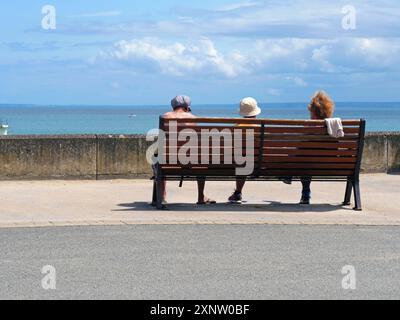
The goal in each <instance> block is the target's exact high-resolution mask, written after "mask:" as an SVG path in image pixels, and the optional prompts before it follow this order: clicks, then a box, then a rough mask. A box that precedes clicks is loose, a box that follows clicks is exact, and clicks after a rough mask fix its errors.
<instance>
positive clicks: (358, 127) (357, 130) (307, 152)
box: [160, 117, 365, 177]
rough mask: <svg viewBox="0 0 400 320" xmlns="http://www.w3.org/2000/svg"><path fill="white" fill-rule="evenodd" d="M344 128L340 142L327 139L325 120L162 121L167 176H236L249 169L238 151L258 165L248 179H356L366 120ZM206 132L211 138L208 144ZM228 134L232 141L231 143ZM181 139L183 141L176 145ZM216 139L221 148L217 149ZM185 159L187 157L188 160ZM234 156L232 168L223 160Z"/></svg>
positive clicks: (164, 166) (205, 119) (163, 166)
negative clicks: (287, 177) (266, 177)
mask: <svg viewBox="0 0 400 320" xmlns="http://www.w3.org/2000/svg"><path fill="white" fill-rule="evenodd" d="M342 124H343V127H344V132H345V136H344V137H343V138H339V139H335V138H332V137H330V136H329V135H328V133H327V128H326V125H325V121H323V120H273V119H243V118H239V119H236V118H193V119H165V118H163V117H160V129H162V130H163V132H164V133H165V137H164V139H163V138H162V136H160V139H161V140H162V144H163V145H164V147H163V150H164V157H163V159H164V163H162V164H161V168H162V170H163V171H164V174H167V175H176V176H185V175H196V176H202V175H204V176H220V177H226V176H234V175H236V173H237V171H236V169H237V168H238V167H243V166H244V165H243V164H238V163H237V162H236V161H235V156H234V154H235V152H236V153H237V152H238V151H239V153H241V155H242V156H251V159H252V161H253V167H254V169H253V170H252V172H251V173H250V174H246V175H247V176H254V177H263V176H271V177H275V176H308V175H309V176H314V177H315V176H317V177H337V176H341V177H343V176H346V177H348V176H354V175H357V174H358V173H359V169H360V163H361V156H362V149H363V141H364V134H365V120H362V119H360V120H342ZM247 130H250V131H249V132H250V133H251V134H250V136H251V135H252V136H253V138H252V139H249V138H248V137H249V135H246V131H247ZM207 132H211V133H209V134H208V135H207V136H206V138H207V139H205V140H204V133H207ZM235 132H236V134H235ZM222 133H223V134H222ZM229 135H230V136H231V138H232V139H231V140H232V141H231V142H230V143H226V140H225V138H227V137H228V136H229ZM222 136H223V137H224V138H222ZM177 137H180V138H181V139H180V140H178V141H176V138H177ZM212 137H214V138H215V139H216V141H217V140H218V141H219V142H220V145H213V144H212ZM208 138H210V140H208ZM174 139H175V141H176V142H175V143H176V148H175V143H174V142H173V141H174ZM202 139H203V140H202ZM204 141H209V146H208V145H205V144H204ZM250 144H252V146H253V148H250V147H249V145H250ZM249 152H251V154H249ZM185 154H186V155H187V156H188V157H187V158H185V157H183V158H185V159H183V158H182V155H185ZM229 154H230V155H232V157H233V159H232V160H233V162H232V163H231V162H229V161H228V162H226V161H224V160H227V159H228V160H229ZM189 156H190V157H189ZM189 158H190V159H189ZM182 159H183V160H182ZM207 159H208V161H207ZM216 159H219V160H220V161H219V162H217V163H216ZM238 159H239V158H238Z"/></svg>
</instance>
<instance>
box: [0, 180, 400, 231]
mask: <svg viewBox="0 0 400 320" xmlns="http://www.w3.org/2000/svg"><path fill="white" fill-rule="evenodd" d="M233 187H234V184H233V183H232V182H209V183H207V185H206V191H207V195H209V196H211V197H213V198H215V199H216V200H217V201H218V202H219V203H218V204H216V205H210V206H196V205H194V204H193V203H195V201H196V184H195V183H192V182H184V185H183V188H179V187H178V183H177V182H171V183H169V184H168V191H169V197H168V201H169V202H170V203H171V204H170V205H169V210H168V211H157V210H154V208H152V207H151V206H149V204H148V202H149V200H150V198H151V191H152V183H151V181H149V180H112V181H109V180H103V181H2V182H0V200H1V207H0V227H36V226H69V225H121V224H357V225H400V210H399V208H400V192H399V190H400V175H386V174H368V175H362V177H361V193H362V200H363V207H364V210H363V211H362V212H356V211H353V210H351V207H343V206H342V205H341V202H342V201H343V196H344V189H345V183H341V182H330V183H329V182H315V183H313V184H312V189H313V199H312V201H313V205H311V206H300V205H298V204H297V201H298V200H299V193H300V189H301V187H300V183H298V182H296V183H293V185H291V186H288V185H284V184H283V183H280V182H249V183H247V184H246V186H245V190H244V196H245V198H246V200H247V202H246V203H244V204H243V205H229V204H227V203H226V199H227V197H228V196H229V195H230V193H231V192H232V190H233Z"/></svg>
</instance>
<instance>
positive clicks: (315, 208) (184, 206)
mask: <svg viewBox="0 0 400 320" xmlns="http://www.w3.org/2000/svg"><path fill="white" fill-rule="evenodd" d="M118 206H119V207H122V208H121V209H115V210H113V211H117V212H118V211H120V212H126V211H159V212H163V211H192V212H196V211H199V212H207V211H217V212H222V211H229V212H232V211H236V212H245V211H247V212H249V211H250V212H285V213H290V212H292V213H297V212H298V213H302V212H310V211H311V212H333V211H337V210H350V211H353V209H352V207H351V206H344V205H342V204H324V203H322V204H321V203H318V204H311V205H300V204H298V203H282V202H279V201H264V203H243V204H230V203H216V204H210V205H200V206H199V205H196V204H191V203H170V204H168V205H167V209H166V210H157V209H156V208H154V207H153V206H151V204H150V203H149V202H142V201H138V202H132V203H120V204H118Z"/></svg>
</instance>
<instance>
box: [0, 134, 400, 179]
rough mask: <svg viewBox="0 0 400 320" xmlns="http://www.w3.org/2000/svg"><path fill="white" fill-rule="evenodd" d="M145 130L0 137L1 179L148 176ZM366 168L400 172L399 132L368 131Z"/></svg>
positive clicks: (373, 170)
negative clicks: (115, 132) (138, 133)
mask: <svg viewBox="0 0 400 320" xmlns="http://www.w3.org/2000/svg"><path fill="white" fill-rule="evenodd" d="M150 144H151V142H147V141H146V139H145V136H143V135H54V136H53V135H51V136H42V135H40V136H2V137H0V179H2V180H7V179H111V178H135V177H149V176H150V174H151V169H150V166H149V165H148V164H147V162H146V150H147V147H148V146H149V145H150ZM362 171H363V172H395V171H400V132H393V133H369V134H367V136H366V139H365V148H364V155H363V162H362Z"/></svg>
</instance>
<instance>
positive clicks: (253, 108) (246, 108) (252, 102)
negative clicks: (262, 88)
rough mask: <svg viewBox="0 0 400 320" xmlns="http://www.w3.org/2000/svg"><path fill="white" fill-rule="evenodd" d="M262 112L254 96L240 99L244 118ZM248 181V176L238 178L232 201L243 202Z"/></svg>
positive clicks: (230, 200) (230, 199) (254, 116)
mask: <svg viewBox="0 0 400 320" xmlns="http://www.w3.org/2000/svg"><path fill="white" fill-rule="evenodd" d="M260 113H261V109H260V107H259V106H258V103H257V100H256V99H254V98H252V97H247V98H244V99H242V100H241V101H240V108H239V114H240V115H241V116H242V117H243V118H247V119H251V118H257V116H258V115H259V114H260ZM242 126H247V127H248V126H254V127H256V126H258V125H257V124H238V127H242ZM245 183H246V178H245V177H242V178H236V189H235V191H234V192H233V193H232V195H231V196H230V197H229V198H228V201H229V202H230V203H239V204H240V203H242V190H243V187H244V184H245Z"/></svg>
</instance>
